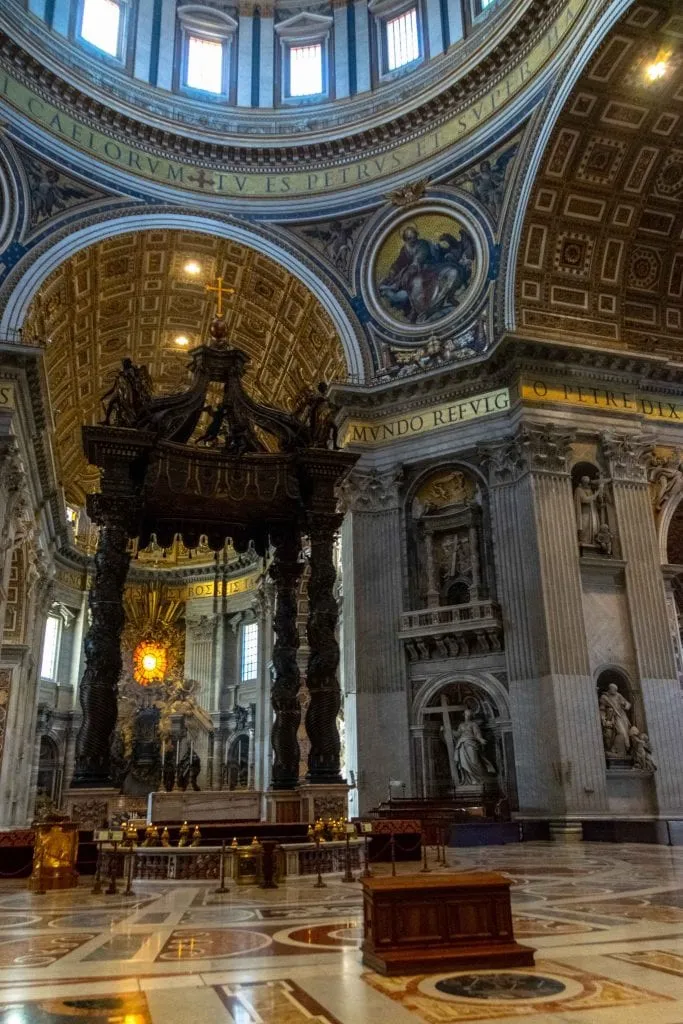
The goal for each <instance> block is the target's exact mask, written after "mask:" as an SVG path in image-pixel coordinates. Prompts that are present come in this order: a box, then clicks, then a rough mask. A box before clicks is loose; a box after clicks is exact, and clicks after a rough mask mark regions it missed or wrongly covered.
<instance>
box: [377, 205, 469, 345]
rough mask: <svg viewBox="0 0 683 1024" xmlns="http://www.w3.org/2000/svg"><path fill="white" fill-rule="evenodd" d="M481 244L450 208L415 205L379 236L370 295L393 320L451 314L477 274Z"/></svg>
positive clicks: (425, 320) (431, 319)
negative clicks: (427, 208) (425, 208)
mask: <svg viewBox="0 0 683 1024" xmlns="http://www.w3.org/2000/svg"><path fill="white" fill-rule="evenodd" d="M481 261H482V257H481V250H480V247H479V245H478V243H477V240H476V238H475V234H474V232H473V230H472V228H471V227H469V226H468V225H466V224H465V223H464V221H463V220H462V219H460V218H458V217H456V216H455V215H454V214H451V213H446V212H441V211H433V212H432V211H425V212H421V211H418V212H416V213H414V214H412V215H410V214H409V215H408V216H404V217H402V218H401V219H400V220H399V222H398V223H397V224H396V225H395V226H393V227H392V228H391V229H390V230H389V231H388V233H387V234H386V235H385V236H384V238H383V239H382V240H381V241H380V243H379V245H378V247H377V250H376V252H375V256H374V260H373V264H372V268H371V284H372V292H373V298H374V300H375V303H376V305H377V307H378V309H379V310H380V311H381V312H382V313H383V314H384V316H385V317H386V318H388V319H389V320H391V321H393V323H394V324H396V325H399V324H400V325H415V326H419V325H427V324H433V323H437V322H439V321H442V320H444V319H446V318H448V317H450V316H452V315H453V314H455V313H456V312H457V311H458V310H459V309H460V307H461V306H462V305H463V304H465V303H466V302H468V300H469V298H470V296H471V294H472V293H473V292H474V290H475V286H476V283H477V282H478V280H479V274H478V270H479V269H480V266H481Z"/></svg>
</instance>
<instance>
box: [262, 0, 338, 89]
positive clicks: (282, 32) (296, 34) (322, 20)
mask: <svg viewBox="0 0 683 1024" xmlns="http://www.w3.org/2000/svg"><path fill="white" fill-rule="evenodd" d="M333 24H334V21H333V19H332V18H329V17H326V16H325V15H322V14H312V13H311V12H304V13H301V14H295V15H294V16H293V17H291V18H286V19H285V20H284V21H281V22H279V24H277V25H276V26H275V32H276V34H277V36H278V38H279V40H280V53H279V59H280V65H281V75H280V82H281V85H280V91H281V96H282V99H283V100H284V101H285V102H295V101H299V102H301V101H302V100H315V99H318V100H319V99H326V98H328V97H329V95H330V79H331V75H330V34H331V32H332V26H333Z"/></svg>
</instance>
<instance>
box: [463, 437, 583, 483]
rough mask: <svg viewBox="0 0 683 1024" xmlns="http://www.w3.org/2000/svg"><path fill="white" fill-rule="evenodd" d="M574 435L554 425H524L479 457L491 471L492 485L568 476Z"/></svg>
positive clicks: (483, 449) (487, 447)
mask: <svg viewBox="0 0 683 1024" xmlns="http://www.w3.org/2000/svg"><path fill="white" fill-rule="evenodd" d="M573 440H574V433H573V431H570V430H564V429H562V428H560V427H558V426H556V425H555V424H553V423H547V424H545V425H543V426H535V425H530V424H522V426H521V427H520V428H519V430H518V431H517V433H516V434H515V435H513V436H511V437H506V438H503V439H502V440H501V441H498V442H496V443H495V444H491V445H482V446H481V447H480V449H479V456H480V459H481V461H482V464H483V465H484V466H485V467H486V468H487V469H488V473H489V482H490V483H491V484H492V485H493V484H504V483H510V482H511V481H513V480H517V479H518V478H519V477H520V476H522V475H523V474H524V473H552V474H556V475H560V476H563V475H565V474H568V473H569V459H570V455H571V449H572V442H573Z"/></svg>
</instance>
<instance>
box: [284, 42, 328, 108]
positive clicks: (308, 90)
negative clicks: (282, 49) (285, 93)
mask: <svg viewBox="0 0 683 1024" xmlns="http://www.w3.org/2000/svg"><path fill="white" fill-rule="evenodd" d="M322 91H323V48H322V45H321V44H320V43H313V44H312V45H311V46H291V47H290V49H289V95H290V96H317V95H318V94H319V93H321V92H322Z"/></svg>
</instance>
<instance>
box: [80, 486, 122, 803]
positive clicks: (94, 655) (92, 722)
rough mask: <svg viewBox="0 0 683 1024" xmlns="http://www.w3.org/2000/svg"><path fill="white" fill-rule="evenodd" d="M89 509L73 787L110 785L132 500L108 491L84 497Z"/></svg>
mask: <svg viewBox="0 0 683 1024" xmlns="http://www.w3.org/2000/svg"><path fill="white" fill-rule="evenodd" d="M87 508H88V514H89V515H90V518H91V519H92V520H93V522H95V523H98V524H99V525H100V526H101V527H102V529H101V530H100V536H99V541H98V545H97V554H96V555H95V575H94V578H93V582H92V585H91V587H90V593H89V595H88V608H89V610H90V626H89V628H88V632H87V634H86V637H85V643H84V646H85V671H84V673H83V678H82V680H81V685H80V690H79V699H80V703H81V708H82V710H83V721H82V724H81V728H80V730H79V732H78V736H77V737H76V766H75V771H74V777H73V780H72V783H71V784H72V786H109V785H111V777H110V763H109V758H110V755H109V747H110V742H111V737H112V733H113V731H114V727H115V725H116V718H117V705H116V696H117V690H118V681H119V676H120V674H121V633H122V631H123V626H124V619H125V614H124V610H123V588H124V586H125V582H126V575H127V573H128V563H129V562H130V555H129V553H128V550H127V548H128V539H129V535H130V531H131V529H133V512H134V501H132V500H131V499H130V498H123V497H114V496H112V495H106V496H105V495H102V494H92V495H89V496H88V504H87Z"/></svg>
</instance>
